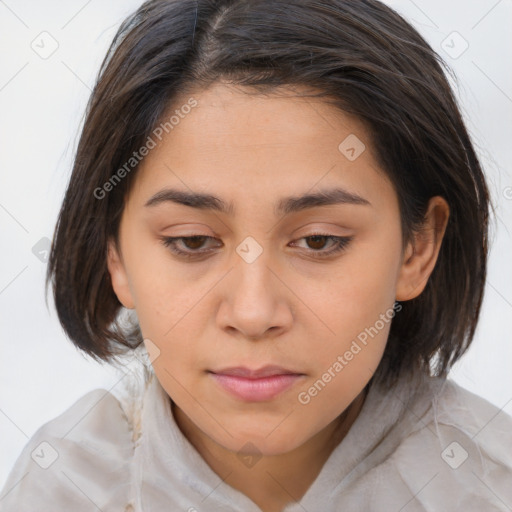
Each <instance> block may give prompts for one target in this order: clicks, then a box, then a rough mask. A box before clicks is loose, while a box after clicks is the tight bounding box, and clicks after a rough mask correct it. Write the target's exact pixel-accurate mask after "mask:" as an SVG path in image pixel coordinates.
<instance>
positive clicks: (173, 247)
mask: <svg viewBox="0 0 512 512" xmlns="http://www.w3.org/2000/svg"><path fill="white" fill-rule="evenodd" d="M352 238H353V237H352V236H334V235H328V234H323V233H315V234H312V235H309V236H306V237H302V238H299V240H305V241H306V244H307V246H308V247H306V248H305V249H306V252H307V253H308V255H309V256H312V257H314V258H324V257H327V256H331V255H332V254H335V253H338V252H341V251H343V250H344V249H345V248H346V247H347V246H348V244H349V243H350V241H351V240H352ZM161 240H162V243H163V244H164V246H165V247H167V248H168V249H170V251H171V252H172V253H174V254H176V255H177V256H180V257H184V258H194V257H195V258H199V257H201V256H204V255H205V254H208V253H211V252H213V250H214V249H216V248H218V247H221V246H222V242H220V245H219V244H216V245H215V246H214V247H209V248H206V249H205V248H204V246H205V243H206V242H208V241H213V240H216V238H214V237H212V236H206V235H192V236H173V237H163V238H162V239H161ZM329 242H330V246H329V245H328V243H329ZM293 245H296V244H295V242H294V243H293ZM326 245H327V246H328V247H329V248H328V249H325V246H326Z"/></svg>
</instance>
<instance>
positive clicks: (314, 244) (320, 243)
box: [299, 233, 353, 258]
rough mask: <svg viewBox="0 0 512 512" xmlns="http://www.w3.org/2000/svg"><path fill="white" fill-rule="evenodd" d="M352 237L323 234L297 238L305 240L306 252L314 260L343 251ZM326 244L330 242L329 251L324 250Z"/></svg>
mask: <svg viewBox="0 0 512 512" xmlns="http://www.w3.org/2000/svg"><path fill="white" fill-rule="evenodd" d="M352 238H353V237H352V236H334V235H328V234H323V233H314V234H313V235H309V236H305V237H303V238H299V240H305V241H306V244H307V247H306V250H307V252H308V253H309V254H310V255H311V256H313V257H314V258H324V257H327V256H331V255H332V254H335V253H338V252H341V251H343V250H344V249H345V248H346V247H347V246H348V244H349V243H350V242H351V241H352ZM328 242H331V245H330V246H329V247H330V248H329V249H325V246H326V244H327V243H328Z"/></svg>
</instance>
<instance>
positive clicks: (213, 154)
mask: <svg viewBox="0 0 512 512" xmlns="http://www.w3.org/2000/svg"><path fill="white" fill-rule="evenodd" d="M297 92H298V89H294V90H292V89H291V88H285V89H283V90H282V91H281V94H280V95H276V94H272V95H266V96H263V95H257V96H256V95H248V94H247V93H246V91H244V90H243V89H241V88H233V87H230V86H227V85H226V84H223V83H216V84H214V85H213V86H212V87H210V88H208V89H206V90H202V91H197V93H196V94H193V97H194V98H195V99H196V100H197V102H198V105H197V107H195V108H194V109H192V110H191V112H190V113H189V114H187V115H186V116H184V117H183V119H181V120H180V122H179V124H178V125H176V126H174V128H173V130H172V131H169V133H168V134H166V135H165V137H164V138H163V139H162V141H161V142H160V143H159V144H158V145H157V147H156V148H154V149H153V150H151V151H150V153H149V154H148V155H147V156H146V157H145V159H144V160H143V161H142V163H141V165H140V168H139V169H138V171H137V176H136V179H135V182H134V185H133V187H132V189H131V191H130V194H129V196H128V198H127V202H126V206H125V210H124V212H123V216H122V220H121V225H120V232H119V244H118V245H117V246H116V244H114V243H111V244H110V246H109V252H108V268H109V272H110V274H111V278H112V284H113V288H114V291H115V293H116V295H117V297H118V298H119V300H120V301H121V303H122V304H123V305H124V306H125V307H126V308H135V310H136V312H137V316H138V319H139V322H140V326H141V330H142V333H143V335H144V337H145V338H146V339H149V340H151V344H152V346H151V347H149V346H148V345H147V347H148V349H149V348H151V349H152V347H154V346H156V347H158V350H159V351H160V352H159V355H158V357H157V358H156V359H155V360H154V361H153V363H152V364H153V367H154V370H155V373H156V376H157V378H158V380H159V382H160V383H161V385H162V386H163V388H164V389H165V390H166V392H167V393H168V394H169V396H170V397H171V399H172V401H173V414H174V417H175V419H176V422H177V424H178V426H179V428H180V429H181V431H182V432H183V433H184V435H185V436H186V437H187V438H188V440H189V441H190V442H191V443H192V445H193V446H194V447H195V449H196V450H197V451H198V452H199V453H200V454H201V456H202V457H203V458H204V460H205V461H206V462H207V463H208V464H209V465H210V467H211V468H212V469H213V470H214V471H215V472H216V473H217V474H218V475H219V476H220V477H221V478H223V479H225V482H226V483H227V484H229V485H231V486H232V487H234V488H236V489H238V490H239V491H241V492H243V493H244V494H246V495H247V496H248V497H249V498H250V499H251V500H253V501H254V502H255V503H256V504H257V505H258V506H259V507H260V508H261V509H262V510H264V511H266V512H274V511H279V510H281V509H282V508H283V507H284V505H286V504H287V503H289V502H292V501H294V500H300V499H301V497H302V496H303V495H304V494H305V492H306V491H307V489H308V488H309V487H310V485H311V484H312V483H313V481H314V480H315V478H316V477H317V476H318V473H319V472H320V470H321V468H322V466H323V465H324V463H325V461H326V460H327V458H328V457H329V455H330V454H331V453H332V450H333V449H334V448H335V447H336V446H337V445H338V444H339V442H340V441H341V440H342V439H343V437H344V435H345V434H346V432H347V431H348V429H349V428H350V426H351V425H352V423H353V421H354V420H355V419H356V418H357V415H358V414H359V411H360V410H361V407H362V405H363V402H364V398H365V393H364V388H365V386H366V384H367V383H368V381H369V379H370V378H371V377H372V375H373V373H374V372H375V370H376V368H377V366H378V364H379V362H380V360H381V357H382V354H383V351H384V348H385V345H386V341H387V337H388V333H389V325H390V324H389V323H386V324H385V327H384V328H382V329H381V330H380V331H379V333H378V335H376V336H375V337H374V338H372V339H371V341H370V342H369V343H368V344H367V345H366V346H364V348H363V349H362V350H361V351H360V352H359V353H357V355H355V356H354V358H353V359H352V360H351V361H350V362H348V364H347V365H346V366H344V368H343V370H342V371H341V372H339V373H337V374H336V377H335V378H332V379H331V381H330V382H329V383H328V384H327V385H326V386H325V387H324V388H323V389H322V390H321V392H319V393H318V394H317V395H316V396H314V397H312V398H311V400H310V401H309V403H308V404H306V405H303V404H301V403H300V402H299V400H298V395H299V393H300V392H304V391H307V390H308V389H309V388H310V387H311V386H312V385H313V384H314V383H315V382H316V381H317V380H318V379H319V378H321V377H322V374H324V373H325V372H326V371H327V369H328V368H329V367H332V365H333V363H334V362H335V361H336V360H337V357H338V356H339V355H342V354H344V353H345V352H346V351H347V350H349V348H350V346H351V343H352V341H353V340H354V339H356V337H357V335H358V334H359V333H361V332H362V331H364V329H365V328H367V327H369V326H373V325H375V323H376V321H377V320H378V319H379V318H380V316H379V315H381V314H383V313H385V312H386V311H387V310H390V309H391V308H392V307H393V304H394V302H395V300H400V301H404V300H409V299H412V298H414V297H416V296H418V295H419V294H420V293H421V292H422V290H423V289H424V287H425V284H426V282H427V280H428V277H429V275H430V274H431V272H432V270H433V268H434V265H435V262H436V259H437V256H438V252H439V248H440V245H441V241H442V237H443V234H444V230H445V227H446V222H447V220H448V215H449V209H448V205H447V204H446V202H445V201H444V200H443V199H442V198H440V197H435V198H432V199H431V201H430V204H429V208H428V212H427V215H426V221H425V226H424V230H422V232H421V234H418V236H416V237H415V238H414V239H413V240H411V241H410V242H409V243H408V244H407V245H406V246H405V247H404V246H403V245H402V238H401V237H402V234H401V227H400V216H399V207H398V198H397V196H396V193H395V191H394V188H393V186H392V184H391V182H390V181H389V179H388V178H387V177H386V175H385V174H384V172H383V171H382V170H381V169H379V166H378V164H377V159H376V157H375V154H374V152H373V149H372V145H371V140H370V138H369V135H368V133H367V131H366V130H365V127H364V125H363V124H362V123H361V122H359V121H358V120H357V119H355V118H354V117H351V116H349V115H347V114H344V113H341V112H339V111H338V110H336V109H334V107H332V106H329V105H327V104H325V103H322V102H321V101H320V100H318V99H317V100H314V99H311V98H307V99H304V98H301V97H300V96H299V95H298V94H297ZM299 92H300V91H299ZM182 100H183V101H182V103H180V102H179V101H177V102H176V104H175V105H174V106H173V109H171V110H174V109H175V108H177V107H176V106H178V107H179V105H182V104H185V103H186V101H187V100H188V97H186V98H182ZM350 134H356V136H357V137H358V138H359V139H360V140H361V141H362V142H363V143H364V144H365V146H366V149H365V151H363V152H362V153H361V154H360V155H359V156H358V157H357V158H356V159H355V160H354V161H350V160H349V159H348V158H347V157H346V156H345V155H344V154H342V152H341V151H340V150H339V149H338V146H339V144H340V143H341V142H342V141H343V140H344V139H345V138H346V137H347V136H348V135H350ZM332 187H342V188H344V189H346V190H347V191H349V192H351V193H353V194H358V195H359V196H362V197H363V198H364V199H366V200H367V201H368V202H369V203H370V204H336V205H330V206H317V207H313V208H309V209H307V210H304V211H301V212H294V213H290V214H287V215H283V214H280V215H276V214H275V213H274V205H275V204H276V203H277V201H278V200H280V199H281V198H283V197H286V196H290V195H293V196H300V195H303V194H306V193H311V192H316V191H318V190H320V189H329V188H332ZM164 188H176V189H179V190H183V191H189V192H190V191H196V192H207V193H210V194H213V195H215V196H217V197H219V198H221V199H223V200H224V201H226V202H232V203H233V208H234V213H221V212H217V211H211V210H207V209H198V208H193V207H191V206H185V205H179V204H175V203H173V202H163V203H160V204H158V205H153V206H144V205H145V203H146V202H147V201H148V199H149V198H150V197H152V196H153V195H154V194H155V193H157V192H159V191H160V190H162V189H164ZM316 233H322V234H329V235H332V236H345V237H347V236H351V237H352V240H351V241H350V243H349V244H348V245H347V246H346V247H345V248H344V249H343V250H342V251H341V252H338V253H335V254H333V255H331V256H326V257H324V258H314V257H313V256H312V255H311V254H312V253H313V252H314V251H317V253H319V252H320V253H321V251H322V250H323V251H324V252H325V251H328V250H329V249H331V248H332V247H333V246H334V243H333V242H332V241H331V240H330V239H328V238H323V239H322V238H320V239H314V238H313V239H312V238H306V237H311V236H313V235H314V234H316ZM191 235H201V236H206V237H213V239H206V240H203V242H199V243H197V241H196V243H195V244H194V243H191V242H190V241H189V245H188V246H187V245H186V244H184V243H183V241H182V242H181V243H179V247H180V248H181V249H182V250H187V249H188V250H189V251H194V250H196V251H198V250H199V251H201V250H205V249H211V252H210V253H209V254H207V255H206V256H202V257H200V258H196V259H190V260H187V259H184V258H182V257H180V256H176V255H174V254H173V253H172V252H171V251H170V249H169V248H168V247H166V246H165V245H164V244H163V243H162V240H161V238H162V237H165V236H191ZM248 236H251V237H252V238H254V239H255V240H256V241H257V243H258V244H259V246H261V248H262V250H263V252H262V253H261V254H260V255H259V256H258V257H257V258H256V259H255V261H253V262H251V263H247V262H246V261H245V260H244V259H242V257H241V256H240V255H239V253H237V251H236V249H237V247H238V246H239V245H240V244H241V242H242V241H243V240H244V239H245V238H246V237H248ZM201 244H202V245H201ZM397 314H399V313H397ZM266 364H275V365H279V366H282V367H285V368H289V369H292V370H295V371H297V372H300V373H302V374H304V375H303V377H301V378H300V379H299V381H298V382H297V383H296V384H295V385H294V386H293V387H292V388H290V389H288V390H286V391H285V392H283V393H281V394H280V395H278V396H277V397H275V398H274V399H272V400H269V401H265V402H246V401H242V400H240V399H237V398H235V397H233V396H231V395H230V394H228V393H227V392H226V391H225V390H224V389H223V388H221V387H220V386H219V385H218V384H217V383H216V382H215V381H214V380H213V379H212V377H211V375H210V374H209V373H207V370H215V369H217V370H218V369H220V368H225V367H232V366H246V367H250V368H253V369H254V368H260V367H262V366H264V365H266ZM247 443H251V444H250V445H249V446H246V444H247ZM244 446H245V448H244V449H243V450H242V447H244ZM240 452H242V454H244V455H257V456H258V457H261V458H259V460H258V461H257V462H256V464H254V465H252V466H251V467H248V466H247V465H245V464H244V463H243V461H242V460H241V457H239V456H238V455H239V454H240Z"/></svg>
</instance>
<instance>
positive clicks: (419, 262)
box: [396, 196, 450, 301]
mask: <svg viewBox="0 0 512 512" xmlns="http://www.w3.org/2000/svg"><path fill="white" fill-rule="evenodd" d="M449 214H450V208H449V206H448V203H447V202H446V201H445V200H444V199H443V198H442V197H440V196H435V197H432V198H431V199H430V201H429V205H428V208H427V213H426V214H425V222H424V224H423V227H422V229H421V230H420V231H418V232H417V233H415V235H414V239H413V240H412V241H411V242H409V244H408V245H407V247H406V250H405V252H404V259H403V262H402V266H401V268H400V273H399V277H398V281H397V288H396V300H399V301H406V300H411V299H414V298H416V297H418V296H419V295H420V294H421V293H422V292H423V290H424V289H425V286H426V285H427V282H428V279H429V277H430V275H431V274H432V271H433V270H434V267H435V264H436V261H437V257H438V255H439V250H440V249H441V243H442V240H443V237H444V233H445V231H446V226H447V224H448V217H449Z"/></svg>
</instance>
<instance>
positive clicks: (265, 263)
mask: <svg viewBox="0 0 512 512" xmlns="http://www.w3.org/2000/svg"><path fill="white" fill-rule="evenodd" d="M236 252H237V254H236V255H235V256H236V258H235V259H234V268H233V270H232V272H231V273H230V274H231V275H230V279H229V280H228V282H227V283H226V289H225V292H224V298H223V304H222V305H221V309H220V311H219V318H218V320H219V322H220V323H221V324H222V327H223V328H231V329H233V328H234V329H236V330H237V331H239V332H241V333H242V334H243V335H244V337H247V338H253V339H255V338H260V337H261V336H263V335H264V334H265V332H266V331H267V330H269V329H270V328H276V327H284V326H285V325H287V324H288V323H289V322H290V321H291V315H290V313H289V309H288V308H287V306H286V302H285V298H284V297H283V296H282V292H283V290H282V287H281V286H279V280H278V279H277V278H276V276H275V275H274V272H275V270H274V269H272V264H271V262H270V261H269V254H270V253H269V251H267V249H264V248H263V246H262V245H261V244H259V243H258V242H256V240H254V239H251V237H248V239H245V240H244V241H243V242H241V243H240V244H239V246H238V247H237V248H236ZM274 330H277V329H274Z"/></svg>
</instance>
